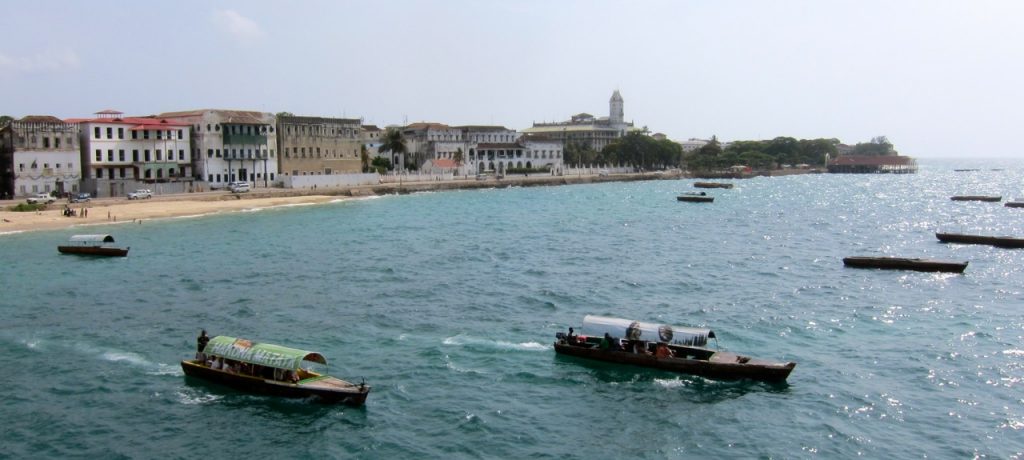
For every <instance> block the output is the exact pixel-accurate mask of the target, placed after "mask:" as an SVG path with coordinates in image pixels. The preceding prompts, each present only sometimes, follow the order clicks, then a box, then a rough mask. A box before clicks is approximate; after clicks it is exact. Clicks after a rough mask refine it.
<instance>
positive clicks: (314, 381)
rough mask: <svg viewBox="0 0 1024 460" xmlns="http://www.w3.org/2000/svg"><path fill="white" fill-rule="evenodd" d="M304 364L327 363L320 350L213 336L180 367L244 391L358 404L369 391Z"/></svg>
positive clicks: (205, 378) (203, 377) (196, 375)
mask: <svg viewBox="0 0 1024 460" xmlns="http://www.w3.org/2000/svg"><path fill="white" fill-rule="evenodd" d="M307 363H316V364H321V365H323V366H324V367H325V368H326V366H327V359H326V358H324V356H323V355H322V354H320V353H318V352H315V351H306V350H299V349H297V348H289V347H283V346H280V345H274V344H269V343H257V342H253V341H250V340H246V339H240V338H235V337H228V336H217V337H213V338H211V339H210V341H209V343H207V344H206V347H205V348H204V349H203V352H202V353H201V354H200V355H199V356H197V357H196V359H188V360H183V361H182V362H181V369H182V370H183V371H185V375H186V376H188V377H196V378H200V379H204V380H208V381H212V382H216V383H220V384H223V385H227V386H230V387H233V388H237V389H240V390H244V391H251V392H255V393H261V394H268V395H274V396H284V397H289V398H307V397H312V398H315V399H317V400H320V401H322V402H326V403H343V404H348V405H350V406H361V405H363V403H365V402H366V396H367V395H368V394H369V393H370V387H369V386H368V385H366V384H365V383H360V384H354V383H351V382H348V381H345V380H342V379H339V378H337V377H332V376H330V375H327V371H326V369H325V370H324V372H322V373H321V372H314V371H312V370H310V367H311V365H310V364H307Z"/></svg>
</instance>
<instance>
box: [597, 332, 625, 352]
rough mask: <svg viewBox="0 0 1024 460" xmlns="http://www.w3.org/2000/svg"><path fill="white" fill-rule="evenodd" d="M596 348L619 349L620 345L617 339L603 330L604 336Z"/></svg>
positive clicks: (620, 348)
mask: <svg viewBox="0 0 1024 460" xmlns="http://www.w3.org/2000/svg"><path fill="white" fill-rule="evenodd" d="M598 348H600V349H602V350H608V351H621V350H622V346H621V345H619V339H617V338H615V337H612V336H611V334H609V333H607V332H605V333H604V338H602V339H601V343H600V344H599V345H598Z"/></svg>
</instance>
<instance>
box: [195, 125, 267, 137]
mask: <svg viewBox="0 0 1024 460" xmlns="http://www.w3.org/2000/svg"><path fill="white" fill-rule="evenodd" d="M220 126H221V125H219V124H213V125H211V124H209V123H207V124H206V132H210V131H220ZM255 128H256V126H255V125H228V124H225V125H224V132H227V133H231V134H250V135H253V134H257V133H259V134H263V133H266V132H267V130H268V129H269V130H270V132H274V127H273V126H267V125H260V126H259V129H258V130H257V129H255ZM200 130H201V129H200V125H196V131H200Z"/></svg>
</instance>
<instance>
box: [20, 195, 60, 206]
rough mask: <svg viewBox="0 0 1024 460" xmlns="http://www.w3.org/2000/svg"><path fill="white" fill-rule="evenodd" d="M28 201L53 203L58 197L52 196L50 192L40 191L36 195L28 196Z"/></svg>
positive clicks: (31, 202)
mask: <svg viewBox="0 0 1024 460" xmlns="http://www.w3.org/2000/svg"><path fill="white" fill-rule="evenodd" d="M26 201H28V202H29V204H37V203H43V204H50V203H53V202H54V201H57V199H56V198H54V197H52V196H50V194H49V193H38V194H36V195H35V196H30V197H28V199H27V200H26Z"/></svg>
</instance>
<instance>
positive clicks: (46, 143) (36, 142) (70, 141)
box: [18, 135, 75, 149]
mask: <svg viewBox="0 0 1024 460" xmlns="http://www.w3.org/2000/svg"><path fill="white" fill-rule="evenodd" d="M28 139H29V142H28V143H25V138H24V137H22V136H18V144H19V145H18V146H19V147H21V148H23V149H31V148H40V147H42V148H44V149H48V148H51V147H50V145H51V144H52V145H53V147H52V148H55V149H59V148H60V146H61V141H62V140H63V141H64V142H65V145H67V146H70V147H72V148H73V147H74V145H75V143H74V138H73V137H66V138H63V137H58V136H54V137H52V138H51V137H49V136H42V137H41V138H37V137H36V136H35V135H32V136H29V138H28ZM40 141H42V142H41V143H40Z"/></svg>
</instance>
